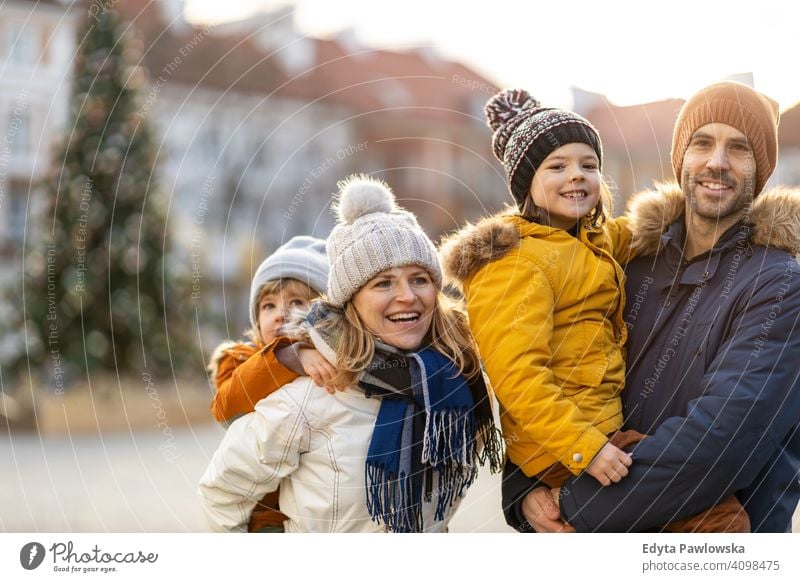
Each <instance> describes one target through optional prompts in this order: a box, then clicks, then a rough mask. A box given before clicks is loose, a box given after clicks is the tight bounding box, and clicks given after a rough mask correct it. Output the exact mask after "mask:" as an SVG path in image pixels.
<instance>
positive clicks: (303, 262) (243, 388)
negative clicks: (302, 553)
mask: <svg viewBox="0 0 800 582" xmlns="http://www.w3.org/2000/svg"><path fill="white" fill-rule="evenodd" d="M328 268H329V267H328V259H327V256H326V255H325V241H324V240H321V239H316V238H312V237H309V236H298V237H295V238H293V239H291V240H290V241H289V242H287V243H286V244H284V245H283V246H281V247H280V248H278V249H277V250H276V251H275V252H274V253H273V254H272V255H270V256H269V257H268V258H267V259H266V260H265V261H264V262H263V263H261V265H260V266H259V267H258V269H257V270H256V273H255V275H254V277H253V282H252V284H251V286H250V328H249V329H248V331H247V337H248V340H249V341H244V342H239V343H234V342H230V341H228V342H224V343H222V344H221V345H220V346H218V347H217V349H216V350H214V354H213V356H212V358H211V362H210V364H209V371H210V372H211V375H212V377H213V378H214V384H215V386H216V388H217V392H216V394H215V396H214V400H213V402H212V404H211V411H212V413H213V414H214V418H216V419H217V421H218V422H220V423H222V424H223V425H225V426H228V425H229V424H230V423H231V422H232V421H234V420H235V419H236V418H238V417H240V416H242V415H243V414H247V413H248V412H252V411H253V410H254V409H255V405H256V403H257V402H258V401H259V400H261V399H262V398H266V397H267V396H268V395H269V394H271V393H272V392H274V391H275V390H277V389H278V388H280V387H281V386H283V385H284V384H288V383H289V382H291V381H292V380H294V379H295V378H297V377H298V371H299V370H306V373H307V374H308V375H310V376H312V377H313V378H315V379H316V380H317V381H318V383H319V384H320V385H325V384H326V380H327V379H329V378H330V377H331V376H332V374H333V366H331V365H330V364H329V363H328V362H327V360H325V358H323V357H322V356H321V355H320V354H319V353H318V352H317V351H316V350H313V349H299V350H282V349H281V348H283V347H286V346H289V345H290V344H292V341H291V340H289V339H288V338H285V337H279V335H278V333H279V329H280V327H281V325H283V324H284V322H285V321H286V317H287V314H288V311H289V310H290V309H292V308H305V307H308V304H309V302H310V301H311V300H312V299H315V298H317V297H319V296H320V295H321V293H322V292H323V291H324V290H325V286H326V285H327V280H328ZM279 350H280V354H282V355H284V360H280V359H279V358H278V357H277V356H276V352H278V351H279ZM287 355H288V356H290V357H291V356H292V355H294V356H295V359H296V360H297V361H296V362H291V361H287V360H286V359H285V357H286V356H287ZM287 365H288V366H289V367H287ZM277 505H278V495H277V493H274V494H269V495H267V496H265V497H264V499H262V501H261V503H260V504H259V506H257V507H256V509H255V511H254V512H253V514H252V517H251V520H250V524H249V528H248V529H249V531H251V532H254V531H259V532H272V531H282V525H281V524H282V522H283V521H284V520H285V519H286V516H285V515H283V514H282V513H280V512H279V511H277Z"/></svg>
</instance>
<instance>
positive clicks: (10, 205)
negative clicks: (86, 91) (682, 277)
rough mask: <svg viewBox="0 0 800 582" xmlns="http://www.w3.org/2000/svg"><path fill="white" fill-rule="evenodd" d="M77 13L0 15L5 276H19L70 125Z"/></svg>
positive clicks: (0, 241) (38, 9)
mask: <svg viewBox="0 0 800 582" xmlns="http://www.w3.org/2000/svg"><path fill="white" fill-rule="evenodd" d="M76 23H77V14H76V13H75V11H71V10H69V9H68V6H67V5H65V4H63V3H60V2H57V1H43V2H36V3H34V2H26V1H22V0H9V1H7V2H4V3H3V6H2V11H0V136H2V137H1V138H0V257H2V258H3V260H2V261H0V278H2V277H8V276H11V273H12V272H18V270H19V268H20V266H19V265H18V264H17V261H18V260H19V259H20V257H21V254H20V252H21V249H22V244H23V239H24V237H25V236H26V230H27V229H28V228H30V227H31V226H32V224H33V223H34V222H35V221H37V220H39V219H42V218H43V217H41V216H37V212H38V211H39V210H40V207H39V205H38V204H37V200H36V197H35V196H33V197H31V196H30V195H31V194H34V193H35V190H36V184H37V182H38V181H40V180H41V179H42V178H43V177H44V173H45V172H46V170H47V167H48V164H49V163H50V156H51V153H52V145H53V138H54V137H55V136H57V135H58V134H59V133H60V131H61V130H62V129H63V127H64V124H65V122H66V121H67V113H68V107H69V94H70V77H71V75H70V74H69V73H68V71H69V70H70V69H71V61H72V56H73V54H74V53H75V35H76Z"/></svg>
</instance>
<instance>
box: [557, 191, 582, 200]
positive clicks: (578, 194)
mask: <svg viewBox="0 0 800 582" xmlns="http://www.w3.org/2000/svg"><path fill="white" fill-rule="evenodd" d="M586 196H587V193H586V190H570V191H569V192H562V193H561V197H562V198H566V199H567V200H582V199H584V198H586Z"/></svg>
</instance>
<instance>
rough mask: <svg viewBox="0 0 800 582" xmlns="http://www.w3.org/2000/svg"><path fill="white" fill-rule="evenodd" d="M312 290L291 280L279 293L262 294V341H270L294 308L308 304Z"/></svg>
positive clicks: (260, 323) (260, 324) (266, 342)
mask: <svg viewBox="0 0 800 582" xmlns="http://www.w3.org/2000/svg"><path fill="white" fill-rule="evenodd" d="M311 296H312V292H311V290H310V289H309V288H308V287H306V286H305V285H303V284H302V283H300V282H294V281H290V282H289V283H287V284H286V285H284V286H283V289H281V290H280V291H279V292H277V293H268V294H265V295H262V296H261V298H260V299H259V301H258V332H259V334H260V335H261V341H262V342H264V343H265V344H268V343H270V342H271V341H272V340H274V339H275V338H276V337H278V329H280V327H281V326H282V325H283V324H284V323H285V322H286V316H287V315H288V313H289V310H290V309H292V308H296V307H299V308H302V307H306V306H308V302H309V298H310V297H311Z"/></svg>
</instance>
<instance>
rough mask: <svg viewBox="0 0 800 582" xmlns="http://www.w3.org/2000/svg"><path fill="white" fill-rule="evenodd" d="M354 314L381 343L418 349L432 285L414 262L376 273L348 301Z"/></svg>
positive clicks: (428, 312) (425, 328)
mask: <svg viewBox="0 0 800 582" xmlns="http://www.w3.org/2000/svg"><path fill="white" fill-rule="evenodd" d="M351 301H352V302H353V307H355V309H356V312H357V313H358V316H359V317H360V318H361V321H363V322H364V325H366V326H367V329H369V331H370V332H372V334H373V335H375V336H376V337H377V338H378V339H380V340H381V341H382V342H384V343H386V344H389V345H390V346H394V347H396V348H399V349H401V350H413V349H415V348H418V347H419V346H420V345H421V344H422V342H423V340H424V339H425V336H426V335H427V334H428V330H430V328H431V321H432V320H431V317H432V316H433V310H434V308H435V306H436V286H435V285H434V284H433V280H432V279H431V276H430V274H429V273H428V271H426V270H425V269H424V268H422V267H420V266H418V265H410V266H408V267H395V268H393V269H387V270H386V271H383V272H382V273H378V274H377V275H375V277H373V278H372V279H370V280H369V281H368V282H367V283H366V284H364V286H363V287H361V289H359V290H358V291H357V292H356V294H355V295H353V298H352V300H351Z"/></svg>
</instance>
